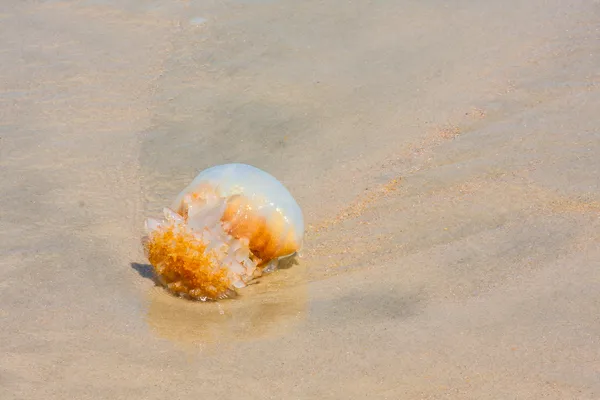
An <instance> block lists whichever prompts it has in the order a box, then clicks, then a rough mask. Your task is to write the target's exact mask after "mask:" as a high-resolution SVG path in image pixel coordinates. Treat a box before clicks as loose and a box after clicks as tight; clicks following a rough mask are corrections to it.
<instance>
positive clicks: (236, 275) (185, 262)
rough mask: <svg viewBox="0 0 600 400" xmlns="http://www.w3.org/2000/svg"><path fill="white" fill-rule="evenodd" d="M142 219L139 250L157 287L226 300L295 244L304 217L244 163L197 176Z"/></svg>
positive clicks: (281, 189)
mask: <svg viewBox="0 0 600 400" xmlns="http://www.w3.org/2000/svg"><path fill="white" fill-rule="evenodd" d="M163 213H164V218H163V220H162V221H158V220H155V219H151V218H149V219H147V220H146V231H147V234H148V236H147V239H145V241H144V246H145V250H146V254H147V255H148V259H149V261H150V263H151V264H152V266H153V267H154V270H155V272H156V276H157V278H158V280H159V282H160V283H161V284H163V286H165V287H166V288H167V289H168V290H170V291H171V292H173V293H175V294H177V295H180V296H182V297H188V298H192V299H200V300H217V299H222V298H226V297H232V296H234V295H235V294H236V289H238V288H242V287H244V286H246V285H247V284H248V283H249V282H250V281H251V280H253V279H254V278H256V277H258V276H260V275H261V274H262V273H263V272H270V271H272V270H274V269H275V268H276V266H277V263H278V260H280V259H284V258H287V257H290V256H293V255H294V254H296V253H297V252H298V251H299V250H300V248H301V247H302V242H303V237H304V217H303V215H302V211H301V209H300V207H299V206H298V204H297V203H296V201H295V200H294V198H293V197H292V195H291V194H290V192H289V191H288V190H287V189H286V188H285V186H283V185H282V184H281V183H280V182H279V181H278V180H277V179H276V178H275V177H273V176H272V175H270V174H268V173H267V172H265V171H262V170H260V169H258V168H256V167H253V166H250V165H246V164H225V165H218V166H215V167H212V168H209V169H206V170H204V171H202V172H201V173H200V174H199V175H198V176H196V178H195V179H194V180H193V181H192V182H191V183H190V184H189V185H188V186H187V187H186V188H185V189H184V190H183V191H182V192H181V193H180V194H179V195H178V196H177V197H176V198H175V200H174V202H173V203H172V204H171V207H170V208H165V209H164V212H163Z"/></svg>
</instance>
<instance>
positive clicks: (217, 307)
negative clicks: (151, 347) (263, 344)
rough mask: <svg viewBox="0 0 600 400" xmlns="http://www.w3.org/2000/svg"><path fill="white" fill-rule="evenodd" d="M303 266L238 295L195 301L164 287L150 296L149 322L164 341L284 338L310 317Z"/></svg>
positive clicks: (203, 342) (208, 342) (207, 342)
mask: <svg viewBox="0 0 600 400" xmlns="http://www.w3.org/2000/svg"><path fill="white" fill-rule="evenodd" d="M304 277H305V271H304V268H303V265H302V264H300V265H295V266H293V268H290V269H282V270H279V271H276V272H275V273H273V274H271V275H268V276H265V277H263V278H261V279H260V280H259V282H258V283H257V284H254V285H251V286H249V287H247V288H245V289H242V290H240V296H238V297H237V298H236V299H231V300H226V301H221V302H209V303H202V302H193V301H188V300H183V299H180V298H177V297H174V296H172V295H170V294H169V293H167V292H166V291H165V290H163V289H162V288H159V287H156V288H154V289H153V290H152V291H151V292H150V295H149V298H150V304H149V306H148V314H147V318H146V320H147V322H148V325H149V327H150V328H151V330H152V331H153V332H154V333H155V334H156V335H158V336H159V337H162V338H164V339H168V340H171V341H173V342H176V343H181V344H186V345H189V344H194V345H211V344H218V343H227V342H238V341H249V340H254V339H261V338H265V337H272V336H279V335H282V334H284V333H286V332H289V331H290V330H291V329H294V328H295V327H296V326H298V325H299V324H300V323H302V322H303V321H304V320H305V318H306V310H307V303H308V302H307V298H308V296H307V287H306V279H304Z"/></svg>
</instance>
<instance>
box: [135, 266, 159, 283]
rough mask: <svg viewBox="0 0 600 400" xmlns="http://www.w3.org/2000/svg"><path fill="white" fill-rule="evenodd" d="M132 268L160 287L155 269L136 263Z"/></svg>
mask: <svg viewBox="0 0 600 400" xmlns="http://www.w3.org/2000/svg"><path fill="white" fill-rule="evenodd" d="M130 265H131V268H133V269H135V270H136V272H137V273H138V274H139V275H140V276H141V277H142V278H144V279H149V280H151V281H152V282H154V284H155V285H158V280H157V278H156V274H155V273H154V268H153V267H152V265H150V264H140V263H136V262H132V263H131V264H130Z"/></svg>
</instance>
